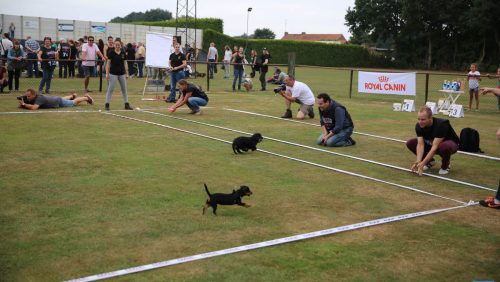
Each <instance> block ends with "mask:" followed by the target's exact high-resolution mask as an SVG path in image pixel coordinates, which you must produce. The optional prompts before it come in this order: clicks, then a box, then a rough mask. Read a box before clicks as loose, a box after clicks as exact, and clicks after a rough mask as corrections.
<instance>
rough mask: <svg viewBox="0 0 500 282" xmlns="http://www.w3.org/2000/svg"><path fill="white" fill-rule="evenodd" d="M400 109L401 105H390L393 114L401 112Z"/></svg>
mask: <svg viewBox="0 0 500 282" xmlns="http://www.w3.org/2000/svg"><path fill="white" fill-rule="evenodd" d="M401 107H402V104H401V103H393V104H392V110H393V111H395V112H401Z"/></svg>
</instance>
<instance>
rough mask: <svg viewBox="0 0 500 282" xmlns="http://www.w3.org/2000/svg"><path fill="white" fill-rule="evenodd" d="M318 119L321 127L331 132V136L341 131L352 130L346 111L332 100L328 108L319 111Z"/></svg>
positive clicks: (350, 120)
mask: <svg viewBox="0 0 500 282" xmlns="http://www.w3.org/2000/svg"><path fill="white" fill-rule="evenodd" d="M319 117H320V119H319V120H320V123H321V126H325V128H326V130H327V131H328V132H330V131H332V132H333V134H337V133H339V132H340V131H341V130H342V129H346V128H354V123H353V122H352V119H351V115H350V114H349V112H348V111H347V109H346V108H345V107H344V106H342V105H341V104H339V103H337V102H335V101H334V100H331V101H330V106H329V107H328V108H327V109H326V110H325V111H321V110H319Z"/></svg>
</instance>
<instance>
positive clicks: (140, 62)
mask: <svg viewBox="0 0 500 282" xmlns="http://www.w3.org/2000/svg"><path fill="white" fill-rule="evenodd" d="M135 59H136V60H137V69H138V71H139V77H143V70H142V68H143V67H144V60H146V48H145V47H144V45H143V44H142V42H139V43H138V47H137V51H136V53H135Z"/></svg>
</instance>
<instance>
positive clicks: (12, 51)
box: [7, 47, 25, 63]
mask: <svg viewBox="0 0 500 282" xmlns="http://www.w3.org/2000/svg"><path fill="white" fill-rule="evenodd" d="M17 52H18V54H17V55H16V49H14V47H12V48H10V49H9V50H8V52H7V63H10V62H12V61H13V60H14V59H15V58H17V57H19V56H21V57H23V58H24V55H25V54H24V50H23V48H21V47H19V49H18V50H17Z"/></svg>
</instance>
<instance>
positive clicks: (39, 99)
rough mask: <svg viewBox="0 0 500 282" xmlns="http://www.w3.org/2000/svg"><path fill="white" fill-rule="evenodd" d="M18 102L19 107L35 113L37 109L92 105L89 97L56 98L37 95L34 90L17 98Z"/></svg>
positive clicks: (27, 91) (29, 90)
mask: <svg viewBox="0 0 500 282" xmlns="http://www.w3.org/2000/svg"><path fill="white" fill-rule="evenodd" d="M17 99H18V100H19V107H20V108H24V109H28V110H32V111H36V110H38V109H51V108H59V107H61V108H63V107H75V106H78V104H80V103H81V102H87V103H88V104H90V105H92V104H93V103H94V100H93V99H92V97H90V96H89V95H85V97H78V98H77V97H76V93H73V94H72V95H69V96H65V97H56V96H45V95H42V94H37V93H36V92H35V90H33V89H28V90H26V92H25V93H24V96H20V97H17Z"/></svg>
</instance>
